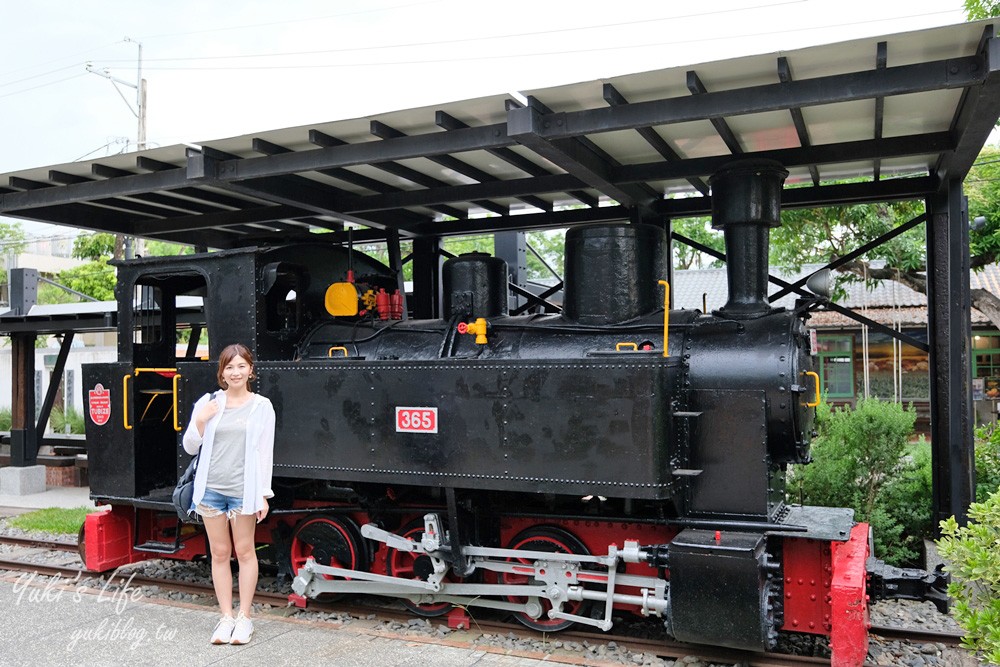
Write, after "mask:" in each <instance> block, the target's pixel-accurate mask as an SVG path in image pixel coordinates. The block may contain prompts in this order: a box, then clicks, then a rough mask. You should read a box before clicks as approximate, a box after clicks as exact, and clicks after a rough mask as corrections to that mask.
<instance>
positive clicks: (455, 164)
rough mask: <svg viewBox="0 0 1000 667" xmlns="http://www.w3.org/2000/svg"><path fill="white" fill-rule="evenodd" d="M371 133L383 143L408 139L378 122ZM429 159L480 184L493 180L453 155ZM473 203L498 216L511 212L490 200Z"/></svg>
mask: <svg viewBox="0 0 1000 667" xmlns="http://www.w3.org/2000/svg"><path fill="white" fill-rule="evenodd" d="M371 133H372V134H373V135H375V136H376V137H378V138H379V139H382V140H383V141H384V140H386V139H402V138H405V137H406V135H405V134H403V133H402V132H400V131H399V130H397V129H396V128H394V127H390V126H388V125H386V124H385V123H383V122H380V121H377V120H373V121H372V122H371ZM427 159H428V160H430V161H431V162H433V163H435V164H439V165H441V166H442V167H444V168H445V169H450V170H451V171H454V172H456V173H458V174H462V175H463V176H466V177H467V178H471V179H473V180H475V181H479V182H480V183H483V182H485V181H489V180H491V179H492V178H493V177H492V176H490V175H489V174H487V173H486V172H483V171H480V170H479V169H476V168H475V167H473V166H471V165H468V164H466V163H464V162H462V161H461V160H459V159H458V158H456V157H453V156H451V155H430V156H427ZM442 183H444V181H442ZM472 203H473V204H475V205H476V206H478V207H480V208H483V209H486V210H487V211H491V212H493V213H496V214H497V215H507V214H508V213H509V212H510V209H509V207H507V206H504V205H502V204H498V203H496V202H493V201H489V200H479V201H474V202H472Z"/></svg>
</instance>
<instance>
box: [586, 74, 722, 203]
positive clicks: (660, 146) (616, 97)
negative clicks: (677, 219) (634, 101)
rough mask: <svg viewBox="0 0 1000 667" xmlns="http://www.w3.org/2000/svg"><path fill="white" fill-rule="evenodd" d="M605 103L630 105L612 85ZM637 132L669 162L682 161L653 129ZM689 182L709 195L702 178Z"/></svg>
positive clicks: (699, 190) (606, 91) (606, 89)
mask: <svg viewBox="0 0 1000 667" xmlns="http://www.w3.org/2000/svg"><path fill="white" fill-rule="evenodd" d="M604 101H605V102H607V103H608V104H610V105H611V106H613V107H617V106H625V105H626V104H628V103H629V102H628V100H627V99H625V96H624V95H622V94H621V93H620V92H618V89H617V88H615V87H614V86H612V85H611V84H610V83H606V84H604ZM636 132H638V133H639V136H640V137H642V138H643V139H645V140H646V143H648V144H649V145H650V146H652V147H653V150H655V151H656V152H657V153H659V154H660V155H662V156H663V158H664V159H665V160H667V161H668V162H679V161H681V159H682V158H681V156H680V155H678V153H677V151H675V150H674V149H673V148H671V147H670V144H668V143H667V142H666V140H665V139H664V138H663V137H661V136H660V135H659V134H657V133H656V130H654V129H653V128H651V127H637V128H636ZM687 182H688V183H690V184H691V185H692V186H693V187H694V189H695V190H697V191H698V192H700V193H701V194H703V195H708V194H709V192H710V189H709V187H708V183H706V182H705V181H703V180H701V179H700V178H689V179H687Z"/></svg>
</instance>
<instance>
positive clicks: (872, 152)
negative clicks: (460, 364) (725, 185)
mask: <svg viewBox="0 0 1000 667" xmlns="http://www.w3.org/2000/svg"><path fill="white" fill-rule="evenodd" d="M993 34H994V26H993V23H992V22H990V21H984V22H977V23H966V24H961V25H955V26H946V27H941V28H934V29H930V30H924V31H919V32H912V33H905V34H898V35H889V36H885V37H881V38H869V39H861V40H856V41H852V42H846V43H841V44H831V45H824V46H817V47H811V48H807V49H802V50H798V51H792V52H788V53H781V54H772V55H757V56H750V57H744V58H737V59H732V60H725V61H718V62H712V63H706V64H702V65H697V66H693V67H678V68H671V69H665V70H660V71H653V72H643V73H639V74H631V75H627V76H621V77H615V78H612V79H608V80H601V81H591V82H586V83H578V84H573V85H567V86H561V87H555V88H546V89H541V90H530V91H526V92H524V93H523V97H521V96H517V97H515V96H512V95H497V96H493V97H486V98H480V99H473V100H465V101H461V102H452V103H448V104H442V105H439V106H435V107H424V108H419V109H407V110H405V111H396V112H392V113H386V114H382V115H377V116H373V117H370V118H359V119H353V120H343V121H335V122H331V123H324V124H318V125H309V126H303V127H294V128H285V129H279V130H273V131H268V132H260V133H256V134H250V135H245V136H240V137H232V138H229V139H221V140H215V141H205V142H202V143H201V144H200V145H199V146H184V145H178V146H170V147H165V148H157V149H153V150H147V151H143V152H140V153H130V154H125V155H118V156H112V157H105V158H100V159H97V160H90V161H86V162H73V163H69V164H63V165H57V166H51V167H41V168H37V169H28V170H24V171H19V172H15V173H11V174H4V175H0V215H7V216H14V217H20V218H26V219H30V220H37V221H42V222H49V223H55V224H65V225H71V226H74V227H80V228H85V229H92V230H99V231H107V232H115V233H123V234H129V235H135V236H141V237H146V238H157V239H163V240H171V241H178V242H182V243H189V244H195V245H201V246H208V247H218V248H225V247H235V246H241V245H248V244H259V243H269V242H286V241H290V240H295V239H300V238H309V239H311V240H317V239H318V238H325V239H329V240H331V241H342V240H344V239H345V234H344V233H343V231H342V230H343V229H344V223H345V222H350V223H357V224H360V225H361V226H363V227H365V228H369V230H370V231H357V232H354V238H355V240H362V239H365V238H372V239H374V238H380V237H381V238H385V236H386V231H385V230H394V231H391V232H390V233H393V234H394V233H395V232H398V234H399V237H400V238H406V237H418V236H439V235H440V236H443V235H454V234H464V233H471V232H483V231H499V230H510V229H537V228H545V227H563V226H569V225H573V224H578V223H584V222H593V221H603V220H621V219H633V220H636V219H660V220H662V218H664V217H680V216H686V215H694V214H703V213H706V212H708V211H709V210H710V202H711V200H710V196H709V189H710V188H709V184H708V180H707V179H708V177H709V176H711V174H712V173H713V172H715V171H716V170H717V169H718V168H719V167H721V166H722V165H724V164H725V163H727V162H730V161H732V160H734V159H738V158H769V159H774V160H778V161H779V162H781V163H782V164H783V165H785V167H786V168H787V169H788V170H789V172H790V176H789V178H788V181H787V183H786V190H785V194H784V204H785V205H786V206H816V205H825V204H835V203H848V202H859V201H875V200H889V199H901V198H922V197H925V196H927V195H929V194H931V193H933V192H936V191H937V190H938V189H939V187H941V185H942V184H943V183H944V182H945V181H946V180H949V179H953V178H963V177H964V176H965V174H966V173H967V171H968V170H969V168H970V167H971V165H972V163H973V161H974V160H975V157H976V155H977V154H978V152H979V150H980V148H981V147H982V145H983V144H984V143H985V141H986V140H987V138H988V136H989V133H990V131H991V130H992V128H993V126H994V123H995V121H996V119H997V116H998V113H1000V93H998V88H1000V86H998V81H1000V76H998V74H997V70H998V68H1000V45H998V42H997V40H996V39H994V38H993ZM847 178H854V179H857V182H855V183H851V184H848V185H844V184H839V185H831V184H830V183H831V182H832V181H834V180H842V179H847ZM3 186H7V187H3ZM318 229H320V230H333V232H334V233H332V234H328V235H325V236H323V237H317V236H316V235H315V234H314V232H315V231H317V230H318Z"/></svg>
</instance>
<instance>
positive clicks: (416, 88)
mask: <svg viewBox="0 0 1000 667" xmlns="http://www.w3.org/2000/svg"><path fill="white" fill-rule="evenodd" d="M961 5H962V3H961V0H934V1H931V0H874V1H873V0H866V1H862V0H713V1H712V2H702V3H679V2H664V1H659V2H657V1H652V0H651V1H646V2H630V1H627V0H617V1H609V0H600V1H592V0H566V1H564V2H558V1H557V2H538V1H537V0H506V1H505V2H502V3H487V2H481V1H477V0H352V1H347V0H283V1H280V2H279V1H277V0H243V1H235V2H234V1H230V2H212V1H208V0H172V1H170V2H165V1H163V2H160V1H157V2H154V1H153V0H146V1H140V0H88V1H86V2H79V1H70V0H35V1H33V2H20V3H16V4H15V3H13V2H10V3H7V4H6V5H5V7H4V21H3V23H2V25H0V56H2V57H0V132H2V133H3V141H2V143H0V173H6V172H10V171H15V170H19V169H25V168H29V167H37V166H42V165H49V164H59V163H63V162H71V161H74V160H77V159H83V158H87V159H90V158H97V157H101V156H103V155H108V154H112V153H117V152H120V151H122V150H123V149H124V148H125V145H126V141H134V140H135V138H136V132H137V121H136V117H135V116H134V115H133V112H132V110H131V109H130V107H129V105H127V104H126V101H125V99H123V97H122V96H124V97H125V98H126V99H127V100H128V102H129V103H130V104H131V107H132V108H134V107H135V96H136V94H135V90H134V89H132V88H129V87H126V86H121V85H120V86H119V87H118V88H119V90H120V92H121V95H120V94H119V92H118V91H116V89H115V86H114V85H113V84H112V82H111V81H109V80H108V79H105V78H103V77H101V76H98V75H97V74H93V73H88V72H87V70H86V64H87V63H91V64H92V65H93V67H94V68H95V69H98V70H104V69H105V68H107V69H108V71H109V73H110V75H111V76H114V77H117V78H119V79H121V80H123V81H127V82H130V83H134V82H135V81H136V78H137V65H138V62H137V56H138V51H139V49H138V46H137V43H141V44H142V57H143V77H144V78H145V79H146V80H147V82H148V91H149V97H148V102H147V128H148V129H147V142H148V145H149V146H150V147H153V146H166V145H171V144H176V143H182V142H190V143H197V142H198V141H199V140H209V139H218V138H223V137H228V136H235V135H241V134H246V133H249V132H253V131H263V130H269V129H275V128H280V127H288V126H295V125H303V124H307V123H316V122H325V121H331V120H338V119H344V118H354V117H358V116H365V115H369V114H374V113H378V112H382V111H390V110H395V109H405V108H410V107H417V106H424V105H429V104H435V103H442V102H448V101H453V100H461V99H468V98H473V97H479V96H483V95H491V94H496V93H506V92H512V91H518V90H529V89H532V88H539V87H545V86H554V85H561V84H565V83H573V82H577V81H587V80H593V79H600V78H602V77H610V76H616V75H620V74H628V73H632V72H640V71H645V70H652V69H660V68H664V67H673V66H679V65H693V64H697V63H701V62H706V61H711V60H718V59H723V58H731V57H736V56H743V55H750V54H756V53H771V52H775V51H779V50H788V49H794V48H801V47H804V46H811V45H815V44H825V43H831V42H838V41H842V40H847V39H853V38H856V37H864V36H872V35H882V34H890V33H896V32H905V31H909V30H917V29H921V28H927V27H932V26H938V25H947V24H952V23H960V22H962V21H963V20H964V13H963V12H962V9H961ZM125 38H129V39H130V40H133V41H125ZM131 148H134V146H132V147H131ZM26 228H29V229H30V231H32V232H34V233H47V232H49V231H50V230H51V228H46V227H45V226H33V225H32V226H29V225H27V224H26Z"/></svg>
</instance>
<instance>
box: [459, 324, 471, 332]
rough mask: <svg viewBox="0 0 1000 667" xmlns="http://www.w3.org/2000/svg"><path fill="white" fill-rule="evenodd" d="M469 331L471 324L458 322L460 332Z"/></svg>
mask: <svg viewBox="0 0 1000 667" xmlns="http://www.w3.org/2000/svg"><path fill="white" fill-rule="evenodd" d="M468 332H469V325H468V324H467V323H465V322H459V323H458V333H460V334H464V333H468Z"/></svg>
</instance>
